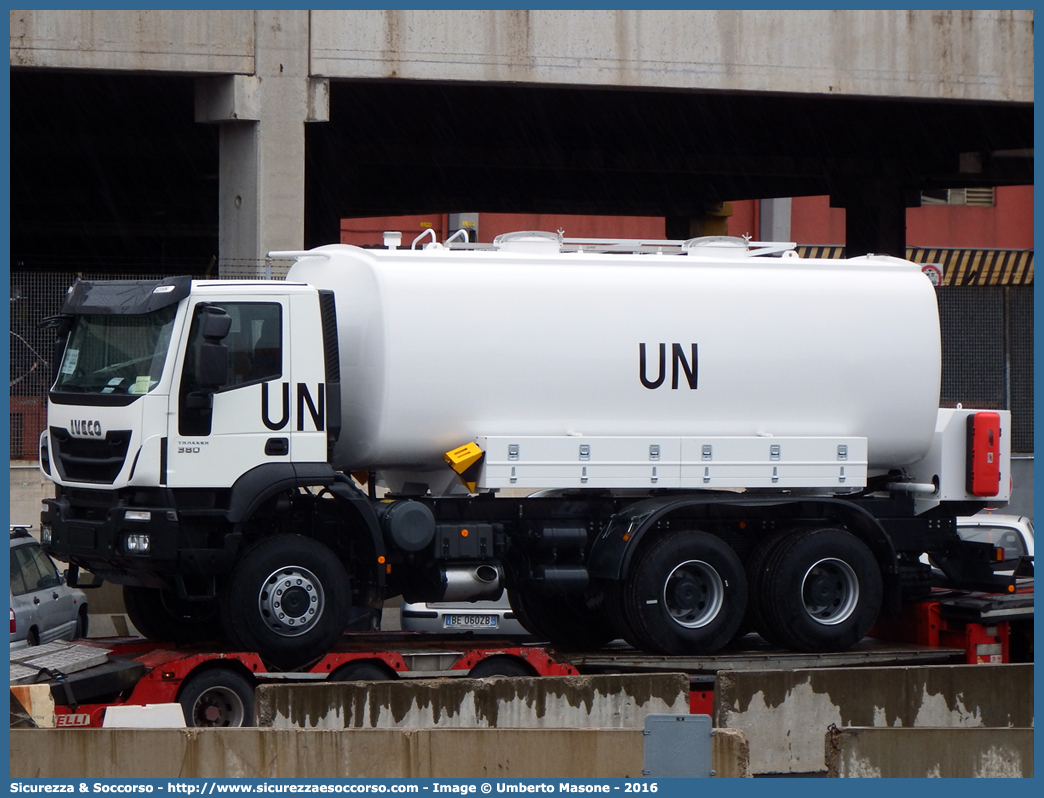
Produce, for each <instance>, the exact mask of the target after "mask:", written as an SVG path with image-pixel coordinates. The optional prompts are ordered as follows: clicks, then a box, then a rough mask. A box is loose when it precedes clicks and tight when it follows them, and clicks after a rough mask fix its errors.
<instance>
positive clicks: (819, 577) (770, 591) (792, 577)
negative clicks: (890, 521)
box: [758, 528, 883, 651]
mask: <svg viewBox="0 0 1044 798" xmlns="http://www.w3.org/2000/svg"><path fill="white" fill-rule="evenodd" d="M759 587H760V594H759V596H758V608H759V613H758V614H759V617H760V618H761V621H762V625H763V626H764V628H765V631H766V632H768V633H769V634H770V635H771V636H772V638H773V639H774V640H778V641H779V643H780V644H781V645H782V646H784V647H786V648H791V649H794V650H797V651H843V650H845V649H847V648H851V647H852V646H854V645H855V644H856V643H858V642H859V641H860V640H862V639H863V637H864V636H865V635H866V633H867V632H868V631H869V630H870V627H871V626H872V625H873V623H874V621H876V620H877V616H878V613H879V612H880V610H881V599H882V593H883V588H882V579H881V570H880V568H879V567H878V565H877V561H876V560H875V559H874V556H873V554H871V552H870V550H869V549H868V548H867V547H866V545H865V544H864V543H862V541H860V540H859V539H858V538H856V537H855V536H853V535H852V534H850V533H848V532H846V531H844V530H843V529H832V528H827V529H811V530H803V531H800V532H796V533H792V534H790V535H788V536H787V537H785V538H783V539H782V540H781V541H779V542H778V543H777V544H776V545H775V546H774V547H773V548H772V550H771V552H769V554H768V556H767V558H766V560H765V565H764V571H763V574H762V576H761V577H760V586H759Z"/></svg>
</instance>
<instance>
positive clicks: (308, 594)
mask: <svg viewBox="0 0 1044 798" xmlns="http://www.w3.org/2000/svg"><path fill="white" fill-rule="evenodd" d="M350 609H351V590H350V589H349V585H348V574H346V573H345V570H344V568H343V567H342V566H341V563H340V562H339V561H338V559H337V557H336V556H335V555H334V553H333V552H332V551H330V549H328V548H327V547H326V546H324V545H322V544H321V543H318V542H316V541H315V540H312V539H311V538H306V537H303V536H301V535H278V536H276V537H271V538H265V539H264V540H261V541H260V542H258V543H256V544H255V545H254V546H253V547H252V548H250V549H249V550H247V551H246V553H245V554H244V555H243V556H242V558H241V559H240V560H239V562H238V563H237V564H236V566H235V568H233V570H232V576H231V577H230V578H229V580H228V584H227V585H226V586H225V590H224V593H223V596H222V602H221V613H222V618H223V620H224V622H225V625H226V627H227V629H228V632H229V634H230V635H231V636H232V638H233V640H234V641H235V642H236V643H237V644H238V645H240V646H242V647H243V648H245V649H247V650H251V651H257V652H258V653H259V654H260V655H261V657H262V659H266V660H268V661H270V662H271V663H273V664H274V665H276V666H277V667H280V668H284V669H291V668H297V667H300V666H302V665H304V664H306V663H308V662H310V661H312V660H314V659H316V658H317V657H319V656H321V655H322V654H325V653H326V651H327V650H328V649H329V648H330V646H332V645H333V644H334V643H335V642H336V641H337V639H338V638H339V637H340V636H341V633H342V632H343V631H344V628H345V627H346V626H347V624H348V616H349V613H350Z"/></svg>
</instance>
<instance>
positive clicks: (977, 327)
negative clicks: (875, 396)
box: [11, 263, 1033, 459]
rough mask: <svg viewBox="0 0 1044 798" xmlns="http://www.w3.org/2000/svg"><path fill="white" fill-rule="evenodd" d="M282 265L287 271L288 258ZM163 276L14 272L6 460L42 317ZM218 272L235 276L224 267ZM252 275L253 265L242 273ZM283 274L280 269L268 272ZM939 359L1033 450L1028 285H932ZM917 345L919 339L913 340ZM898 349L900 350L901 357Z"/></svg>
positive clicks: (954, 397) (966, 397)
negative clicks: (118, 282) (123, 284)
mask: <svg viewBox="0 0 1044 798" xmlns="http://www.w3.org/2000/svg"><path fill="white" fill-rule="evenodd" d="M280 266H281V267H282V270H283V271H284V272H285V269H286V264H285V263H281V264H280ZM163 276H165V275H162V274H156V273H152V274H148V275H131V274H126V273H123V274H104V273H72V272H49V273H39V272H34V273H29V272H21V273H19V272H14V273H12V275H11V458H12V459H23V458H30V459H31V458H35V457H36V450H37V441H38V439H39V436H40V432H41V431H42V430H43V428H44V425H45V423H46V398H45V397H46V393H47V388H48V386H49V384H50V382H51V378H52V374H53V369H54V365H53V364H52V360H53V359H54V353H53V347H54V334H53V332H52V331H51V330H49V329H42V328H40V327H39V322H40V320H41V319H44V318H46V317H47V316H53V315H54V314H56V313H58V312H59V310H60V309H61V305H62V300H63V298H64V296H65V292H66V289H67V288H68V287H69V286H70V285H71V284H72V282H73V280H74V279H75V278H76V277H81V278H83V279H86V280H103V279H150V280H155V279H159V278H161V277H163ZM222 276H224V277H229V276H239V275H232V274H229V273H228V270H223V272H222ZM241 276H243V277H248V278H256V277H257V271H256V270H255V269H244V273H243V274H242V275H241ZM273 276H275V277H280V276H282V275H279V274H277V275H273ZM937 295H938V298H939V317H940V323H941V327H942V342H943V347H942V349H943V362H942V387H941V395H940V404H941V405H943V406H946V407H953V406H955V405H956V404H957V403H958V402H959V403H961V404H963V405H964V406H965V407H981V408H984V409H985V408H989V409H1007V410H1011V411H1012V426H1013V431H1012V432H1013V438H1012V451H1013V452H1018V453H1024V454H1029V453H1032V452H1033V286H1032V285H1020V286H954V287H940V288H939V289H937ZM911 345H914V346H915V345H916V342H911ZM899 356H901V355H897V357H899Z"/></svg>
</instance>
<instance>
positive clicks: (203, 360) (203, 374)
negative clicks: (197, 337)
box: [196, 316, 231, 390]
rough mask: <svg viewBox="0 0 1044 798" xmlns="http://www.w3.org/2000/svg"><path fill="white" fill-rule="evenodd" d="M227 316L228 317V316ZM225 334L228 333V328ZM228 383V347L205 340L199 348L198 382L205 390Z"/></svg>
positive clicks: (197, 363)
mask: <svg viewBox="0 0 1044 798" xmlns="http://www.w3.org/2000/svg"><path fill="white" fill-rule="evenodd" d="M225 318H226V319H228V317H227V316H226V317H225ZM228 320H229V321H231V319H228ZM226 326H227V325H226ZM225 334H226V335H227V334H228V330H227V329H226V331H225ZM227 383H228V347H227V346H225V345H224V344H219V343H211V342H210V341H206V342H204V343H203V345H202V346H200V348H199V360H198V361H197V362H196V384H197V385H199V387H200V388H203V389H204V390H214V389H216V388H220V387H221V386H222V385H225V384H227Z"/></svg>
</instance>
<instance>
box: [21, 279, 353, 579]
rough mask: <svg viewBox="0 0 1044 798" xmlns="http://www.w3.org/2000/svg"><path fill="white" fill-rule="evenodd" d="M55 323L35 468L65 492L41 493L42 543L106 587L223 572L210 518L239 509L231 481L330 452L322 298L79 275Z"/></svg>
mask: <svg viewBox="0 0 1044 798" xmlns="http://www.w3.org/2000/svg"><path fill="white" fill-rule="evenodd" d="M55 323H56V324H57V325H58V326H59V332H60V334H64V352H63V354H62V357H61V361H60V364H59V366H58V368H57V375H56V378H55V381H54V384H53V387H52V389H51V390H50V392H49V394H48V418H49V426H48V428H47V430H45V431H44V433H43V434H42V436H41V440H40V463H41V468H42V469H43V470H44V471H45V473H46V474H47V475H48V476H49V477H51V478H52V479H53V480H54V481H55V482H56V483H57V484H58V486H59V488H58V491H57V496H56V498H54V499H48V500H46V501H45V508H46V509H45V513H44V528H43V537H44V542H45V545H47V546H48V547H49V548H50V549H51V550H52V551H56V552H58V553H60V555H61V556H62V557H63V558H67V559H69V560H70V562H72V563H73V564H74V565H77V566H79V567H83V568H86V569H88V570H90V571H91V572H92V573H94V574H95V575H96V576H101V577H103V578H105V579H108V580H110V581H113V582H117V583H122V584H125V585H132V586H133V585H142V586H149V587H161V586H162V587H167V588H171V589H174V590H176V591H177V592H178V593H180V594H192V593H193V592H198V591H193V590H191V589H189V590H187V591H186V589H185V586H184V585H181V586H178V585H175V584H171V583H170V582H169V581H168V574H169V573H170V571H171V570H172V568H173V567H175V566H177V567H182V566H184V567H186V568H187V574H190V575H193V576H195V577H197V578H198V579H199V580H203V581H204V582H205V581H207V580H208V579H211V578H213V577H214V576H215V575H217V574H218V573H220V572H221V570H222V569H224V568H227V567H228V563H227V562H226V561H225V556H223V555H224V554H225V551H226V549H227V544H226V543H225V542H224V541H222V540H220V539H218V538H217V537H214V536H211V535H208V533H207V529H208V526H209V524H208V523H207V521H208V519H211V520H213V518H214V517H215V516H221V515H225V514H227V512H228V510H229V509H230V507H232V506H233V505H234V504H235V502H236V501H237V499H236V490H235V486H236V484H237V482H240V483H241V482H242V481H243V480H244V479H246V480H247V481H250V479H251V478H250V476H248V475H251V474H252V475H254V481H255V482H256V481H257V479H258V478H261V479H262V480H268V481H270V482H277V481H279V479H281V478H282V479H285V478H286V477H287V475H291V476H292V474H293V472H294V464H295V463H305V462H317V463H324V462H325V460H326V453H327V446H328V442H329V437H328V436H329V435H330V434H332V433H335V429H333V430H332V429H331V425H330V423H329V421H328V417H327V414H328V413H331V412H332V414H333V415H336V410H337V409H338V407H339V405H338V404H337V403H336V402H334V403H332V404H331V403H330V402H329V401H328V394H327V390H328V375H327V364H328V362H329V360H328V358H326V357H324V350H325V344H324V339H323V334H322V312H321V309H320V301H319V293H318V292H317V291H316V290H315V289H314V288H311V287H309V286H305V285H301V284H293V283H281V282H192V281H190V280H189V279H188V278H168V279H165V280H161V281H154V282H140V281H134V282H131V281H126V282H123V281H119V282H114V283H113V282H107V283H97V284H92V283H89V282H83V281H78V282H77V283H76V284H75V285H74V286H73V287H72V288H71V289H70V291H69V294H68V296H67V298H66V301H65V304H64V306H63V309H62V315H61V316H60V317H59V318H58V319H57V320H56V322H55ZM333 362H334V363H336V357H335V358H334V360H333ZM333 426H334V428H335V427H336V425H333ZM259 475H261V476H260V477H259ZM251 493H252V498H255V497H256V495H255V489H252V491H251ZM240 501H242V499H240Z"/></svg>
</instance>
